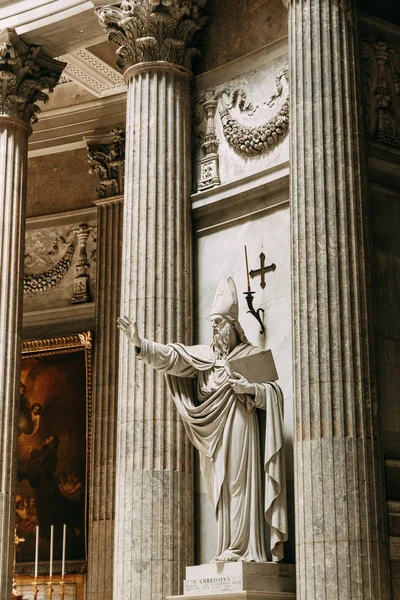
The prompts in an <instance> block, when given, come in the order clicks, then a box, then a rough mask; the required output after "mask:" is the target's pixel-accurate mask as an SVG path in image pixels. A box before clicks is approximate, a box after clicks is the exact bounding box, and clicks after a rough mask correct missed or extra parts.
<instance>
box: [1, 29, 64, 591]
mask: <svg viewBox="0 0 400 600" xmlns="http://www.w3.org/2000/svg"><path fill="white" fill-rule="evenodd" d="M0 48H1V52H0V457H1V463H0V600H9V599H10V598H11V595H12V583H13V548H14V522H15V489H16V475H17V473H16V448H17V439H18V433H19V431H18V411H19V402H18V399H19V394H20V386H19V373H20V353H21V328H22V279H23V274H24V271H23V257H24V245H25V240H24V235H25V204H26V178H27V158H28V136H29V134H30V133H31V126H30V125H31V123H32V122H35V120H36V121H37V117H36V116H35V114H36V112H38V111H39V107H38V106H37V105H36V104H35V102H36V101H37V100H42V101H43V100H46V99H47V96H46V94H44V93H43V92H41V91H40V90H42V89H43V88H49V89H53V87H54V86H55V85H56V83H57V81H58V79H59V76H60V75H61V71H62V69H63V67H64V66H65V65H64V63H60V62H58V61H55V60H53V59H50V58H48V57H46V56H44V55H43V54H42V53H41V49H40V47H39V46H28V45H27V44H25V43H24V42H23V41H22V40H21V39H20V38H19V37H18V35H17V34H16V33H15V31H14V30H13V29H5V30H4V31H1V32H0ZM20 433H22V432H20Z"/></svg>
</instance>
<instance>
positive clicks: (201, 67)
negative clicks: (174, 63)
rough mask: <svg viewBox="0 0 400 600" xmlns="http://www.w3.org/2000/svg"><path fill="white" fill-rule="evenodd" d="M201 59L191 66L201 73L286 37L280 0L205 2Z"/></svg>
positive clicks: (284, 20) (286, 19)
mask: <svg viewBox="0 0 400 600" xmlns="http://www.w3.org/2000/svg"><path fill="white" fill-rule="evenodd" d="M206 14H207V15H208V23H207V26H206V27H205V28H204V33H203V40H202V49H203V48H204V50H203V57H202V59H200V60H199V61H197V62H196V63H195V65H194V68H195V72H196V73H204V72H205V71H209V70H210V69H214V68H215V67H218V66H220V65H223V64H225V63H227V62H228V61H231V60H234V59H235V58H238V57H239V56H243V55H244V54H247V53H249V52H252V51H253V50H256V49H257V48H260V47H261V46H264V44H266V43H269V42H272V41H274V40H276V39H279V38H281V37H283V36H285V35H287V28H288V17H287V11H286V9H285V8H284V6H283V4H282V1H281V0H251V1H246V2H237V0H224V2H220V0H208V2H207V5H206Z"/></svg>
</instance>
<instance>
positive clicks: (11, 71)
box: [0, 29, 65, 125]
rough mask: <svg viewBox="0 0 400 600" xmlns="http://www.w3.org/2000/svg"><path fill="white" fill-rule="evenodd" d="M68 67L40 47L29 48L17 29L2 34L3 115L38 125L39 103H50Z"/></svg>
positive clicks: (0, 90)
mask: <svg viewBox="0 0 400 600" xmlns="http://www.w3.org/2000/svg"><path fill="white" fill-rule="evenodd" d="M64 67H65V63H62V62H60V61H57V60H54V59H52V58H49V57H47V56H45V55H44V54H42V49H41V46H29V45H28V44H26V43H25V42H24V41H23V40H22V39H21V38H20V37H19V36H18V35H17V34H16V33H15V30H14V29H5V30H4V31H2V32H1V33H0V101H1V111H0V114H1V115H5V116H8V117H12V118H14V119H19V120H21V121H24V122H25V123H26V124H27V125H31V124H32V123H36V121H37V120H38V118H37V116H36V115H37V113H38V112H40V108H39V106H38V105H37V104H36V102H37V101H41V102H47V100H48V99H49V98H48V95H47V94H45V93H44V92H43V91H42V90H43V89H48V90H49V91H50V92H52V91H53V88H54V87H55V85H56V84H57V83H58V81H59V78H60V75H61V72H62V70H63V68H64Z"/></svg>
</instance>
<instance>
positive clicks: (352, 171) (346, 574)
mask: <svg viewBox="0 0 400 600" xmlns="http://www.w3.org/2000/svg"><path fill="white" fill-rule="evenodd" d="M287 4H289V28H290V30H289V31H290V33H289V39H290V90H291V92H290V94H291V96H290V103H291V122H290V128H291V129H290V135H291V143H290V144H291V145H290V149H291V155H290V160H291V212H292V217H291V218H292V277H293V283H292V292H293V358H294V398H295V485H296V487H295V489H296V491H295V507H296V547H297V552H296V562H297V597H298V598H299V600H350V599H351V600H376V599H377V598H379V599H380V600H387V599H388V598H390V592H389V582H388V556H387V537H386V523H385V510H384V503H383V493H384V486H383V462H382V455H381V448H380V429H379V422H378V407H377V400H376V395H375V383H374V369H373V329H372V326H371V309H370V298H369V294H370V289H369V287H370V283H369V274H368V264H367V263H368V242H367V223H366V197H365V174H364V164H363V156H364V152H365V150H364V145H363V139H362V132H361V119H360V107H361V100H360V96H359V94H360V92H361V86H360V84H359V80H358V57H357V14H356V12H355V10H354V7H353V1H352V0H330V1H329V2H327V1H326V0H300V1H298V0H292V1H290V2H287Z"/></svg>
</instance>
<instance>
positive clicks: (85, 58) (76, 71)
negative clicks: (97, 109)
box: [61, 48, 126, 98]
mask: <svg viewBox="0 0 400 600" xmlns="http://www.w3.org/2000/svg"><path fill="white" fill-rule="evenodd" d="M61 60H63V61H64V62H66V63H67V66H66V68H65V70H64V75H66V76H67V77H69V78H70V79H72V81H75V83H78V84H79V85H81V86H82V87H84V88H85V89H86V90H88V92H90V93H92V94H93V95H94V96H97V97H98V98H101V97H103V96H110V95H113V94H119V93H120V92H123V91H125V90H126V85H125V84H124V80H123V77H122V75H121V74H120V73H118V72H117V71H116V70H115V69H113V68H112V67H110V66H109V65H108V64H107V63H105V62H104V61H102V60H100V58H97V56H95V55H94V54H92V53H91V52H89V50H86V49H84V48H80V49H79V50H75V52H71V53H69V54H65V55H63V57H62V59H61Z"/></svg>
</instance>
